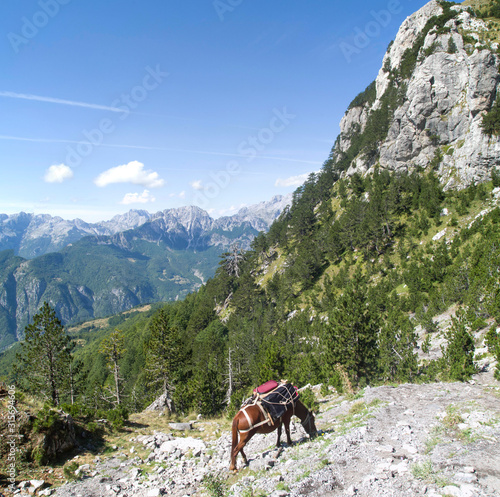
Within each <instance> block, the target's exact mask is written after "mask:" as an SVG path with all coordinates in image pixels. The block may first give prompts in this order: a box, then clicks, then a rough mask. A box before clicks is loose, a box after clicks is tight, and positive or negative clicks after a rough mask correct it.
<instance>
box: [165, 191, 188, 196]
mask: <svg viewBox="0 0 500 497" xmlns="http://www.w3.org/2000/svg"><path fill="white" fill-rule="evenodd" d="M169 197H170V198H186V192H185V191H184V190H183V191H182V192H180V193H171V194H170V195H169Z"/></svg>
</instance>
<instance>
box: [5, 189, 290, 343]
mask: <svg viewBox="0 0 500 497" xmlns="http://www.w3.org/2000/svg"><path fill="white" fill-rule="evenodd" d="M289 201H290V199H289V198H288V197H281V196H277V197H274V198H273V199H272V200H271V201H269V202H261V203H260V204H257V205H254V206H250V207H247V208H244V209H241V210H240V211H239V212H238V213H237V214H235V215H234V216H227V217H222V218H219V219H213V218H212V217H210V216H209V215H208V213H207V212H205V211H204V210H202V209H200V208H198V207H183V208H179V209H170V210H165V211H160V212H158V213H156V214H149V213H147V212H146V211H136V212H132V211H131V212H130V213H129V215H124V216H116V218H114V219H113V220H112V221H110V222H108V223H100V224H98V225H93V226H91V225H85V226H83V227H82V226H81V224H82V223H78V222H77V221H78V220H77V221H73V222H70V221H63V220H62V219H60V218H51V217H50V216H33V215H19V216H12V217H10V218H8V219H5V220H4V221H3V222H0V245H1V244H2V243H3V244H7V246H8V245H9V243H11V244H14V245H13V248H12V250H6V251H3V252H0V261H1V266H0V350H1V349H2V348H4V347H5V346H8V345H9V344H10V343H12V342H14V341H16V340H17V339H20V338H22V336H23V330H24V327H25V326H26V325H27V324H28V323H29V322H30V320H32V318H33V316H34V315H35V313H36V312H37V310H38V309H39V308H40V306H41V305H42V303H43V302H44V301H47V302H49V303H50V304H51V305H52V306H53V307H55V309H56V310H57V312H58V315H59V316H60V318H61V319H62V321H63V323H64V324H67V323H71V324H73V323H75V322H78V321H83V320H87V319H91V318H93V317H103V316H109V315H111V314H115V313H118V312H121V311H124V310H126V309H130V308H132V307H134V306H137V305H140V304H144V303H150V302H158V301H169V300H175V299H179V298H182V297H184V296H185V295H187V294H188V293H189V292H192V291H194V290H196V289H197V288H199V287H200V286H201V285H202V284H203V283H204V282H205V281H206V280H207V279H208V278H210V277H212V276H213V275H214V272H215V269H216V268H217V264H218V261H219V256H220V254H221V253H222V252H224V251H225V250H228V249H229V247H230V246H231V245H232V244H237V245H238V246H239V247H240V248H241V249H247V248H250V243H251V241H252V240H253V239H254V238H255V236H256V235H257V234H258V233H259V231H260V230H267V229H268V228H269V226H270V224H271V222H272V220H273V219H275V218H276V217H277V216H278V215H279V214H280V212H281V211H282V210H283V208H284V207H285V206H286V205H287V203H288V202H289ZM23 220H24V221H23ZM0 221H1V219H0ZM23 223H24V224H23ZM75 223H76V225H78V226H79V227H80V228H82V229H79V228H78V227H77V226H76V225H74V224H75ZM135 224H138V226H136V227H135V228H134V229H129V230H125V231H120V227H126V226H129V225H135ZM24 225H26V226H24ZM23 226H24V227H23ZM71 226H73V227H71ZM93 230H95V233H94V234H93V236H85V237H84V236H83V235H84V234H85V233H87V234H88V233H90V232H92V231H93ZM106 233H108V234H106ZM109 233H111V234H109ZM70 242H71V243H70ZM30 247H31V249H32V250H33V251H34V252H36V251H42V252H43V251H46V250H47V251H49V252H50V249H52V250H55V249H59V251H54V252H50V253H46V254H44V255H41V256H39V257H35V258H33V259H30V260H25V259H24V258H21V257H19V256H18V255H16V254H18V253H24V252H26V251H28V252H29V250H31V249H30Z"/></svg>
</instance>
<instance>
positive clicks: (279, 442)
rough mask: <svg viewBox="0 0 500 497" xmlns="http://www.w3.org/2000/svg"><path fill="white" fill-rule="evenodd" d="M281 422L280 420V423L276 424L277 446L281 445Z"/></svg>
mask: <svg viewBox="0 0 500 497" xmlns="http://www.w3.org/2000/svg"><path fill="white" fill-rule="evenodd" d="M282 424H283V423H282V422H281V421H280V424H279V425H278V439H277V440H276V447H279V446H280V445H281V426H282Z"/></svg>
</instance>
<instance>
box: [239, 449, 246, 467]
mask: <svg viewBox="0 0 500 497" xmlns="http://www.w3.org/2000/svg"><path fill="white" fill-rule="evenodd" d="M240 454H241V457H242V458H243V464H244V465H245V466H248V460H247V456H246V454H245V453H244V452H243V447H242V448H241V450H240Z"/></svg>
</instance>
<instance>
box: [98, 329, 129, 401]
mask: <svg viewBox="0 0 500 497" xmlns="http://www.w3.org/2000/svg"><path fill="white" fill-rule="evenodd" d="M124 341H125V340H124V338H123V333H122V332H121V331H120V330H117V329H115V330H114V331H113V332H112V333H111V335H110V336H109V337H108V338H105V339H104V340H103V341H102V342H101V346H100V348H99V352H101V354H104V355H105V357H106V364H107V366H108V369H109V370H110V371H111V372H112V373H113V380H114V389H113V391H112V395H113V397H114V398H115V400H114V403H115V404H116V406H120V405H121V403H122V380H123V378H121V377H120V365H119V364H118V361H119V360H120V359H121V358H122V357H123V354H124V353H125V347H124Z"/></svg>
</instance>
